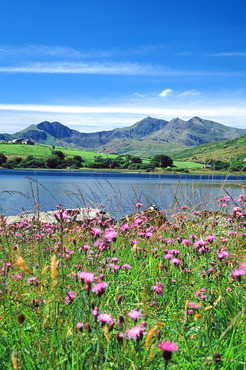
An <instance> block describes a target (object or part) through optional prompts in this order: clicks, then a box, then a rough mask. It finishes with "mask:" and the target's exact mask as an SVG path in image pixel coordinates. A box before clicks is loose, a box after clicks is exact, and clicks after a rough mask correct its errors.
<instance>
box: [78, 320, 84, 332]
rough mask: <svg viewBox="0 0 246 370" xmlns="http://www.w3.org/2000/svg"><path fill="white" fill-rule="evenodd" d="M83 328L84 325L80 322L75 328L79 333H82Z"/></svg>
mask: <svg viewBox="0 0 246 370" xmlns="http://www.w3.org/2000/svg"><path fill="white" fill-rule="evenodd" d="M83 326H84V324H83V323H82V322H77V328H78V329H79V331H81V332H82V329H83Z"/></svg>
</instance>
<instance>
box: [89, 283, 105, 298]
mask: <svg viewBox="0 0 246 370" xmlns="http://www.w3.org/2000/svg"><path fill="white" fill-rule="evenodd" d="M107 287H108V284H107V283H105V282H104V281H102V282H101V283H97V284H95V285H94V286H93V288H92V291H93V292H94V293H96V294H97V295H98V297H101V295H102V294H103V293H104V292H105V290H106V288H107Z"/></svg>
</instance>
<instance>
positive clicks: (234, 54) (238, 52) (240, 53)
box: [210, 51, 246, 57]
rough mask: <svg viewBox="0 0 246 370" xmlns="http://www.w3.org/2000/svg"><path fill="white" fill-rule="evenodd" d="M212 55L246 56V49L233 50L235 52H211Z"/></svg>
mask: <svg viewBox="0 0 246 370" xmlns="http://www.w3.org/2000/svg"><path fill="white" fill-rule="evenodd" d="M210 56H212V57H246V52H245V51H233V52H224V53H216V54H211V55H210Z"/></svg>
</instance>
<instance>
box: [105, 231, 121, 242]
mask: <svg viewBox="0 0 246 370" xmlns="http://www.w3.org/2000/svg"><path fill="white" fill-rule="evenodd" d="M117 235H118V233H117V231H115V230H111V231H108V232H106V233H105V234H104V239H106V240H107V241H108V242H112V240H115V239H116V237H117Z"/></svg>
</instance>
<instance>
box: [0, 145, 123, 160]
mask: <svg viewBox="0 0 246 370" xmlns="http://www.w3.org/2000/svg"><path fill="white" fill-rule="evenodd" d="M52 150H60V151H62V152H63V153H64V154H65V155H67V156H68V157H73V156H75V155H79V156H81V157H82V158H84V159H85V160H87V159H88V160H90V159H93V158H94V156H96V155H102V156H103V157H104V158H106V157H109V158H114V157H116V155H113V154H98V153H94V152H87V151H85V150H78V149H71V148H63V147H58V146H56V147H55V149H52V146H48V145H21V144H3V143H0V153H3V154H5V155H6V156H7V157H27V156H29V155H33V156H34V157H48V156H50V155H51V154H52Z"/></svg>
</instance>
